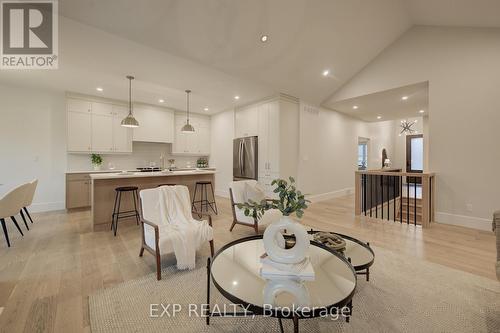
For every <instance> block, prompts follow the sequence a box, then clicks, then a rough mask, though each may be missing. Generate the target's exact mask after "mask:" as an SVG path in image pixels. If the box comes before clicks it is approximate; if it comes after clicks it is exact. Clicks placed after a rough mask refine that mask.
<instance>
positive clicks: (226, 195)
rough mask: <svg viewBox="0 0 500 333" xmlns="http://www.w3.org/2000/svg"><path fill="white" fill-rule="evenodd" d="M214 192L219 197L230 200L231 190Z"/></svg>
mask: <svg viewBox="0 0 500 333" xmlns="http://www.w3.org/2000/svg"><path fill="white" fill-rule="evenodd" d="M214 192H215V195H216V196H218V197H223V198H229V190H221V189H215V191H214Z"/></svg>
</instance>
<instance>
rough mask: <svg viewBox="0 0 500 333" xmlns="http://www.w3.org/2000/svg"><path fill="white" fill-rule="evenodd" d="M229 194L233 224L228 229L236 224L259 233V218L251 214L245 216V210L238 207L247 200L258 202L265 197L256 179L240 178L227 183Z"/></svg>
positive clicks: (231, 229)
mask: <svg viewBox="0 0 500 333" xmlns="http://www.w3.org/2000/svg"><path fill="white" fill-rule="evenodd" d="M229 196H230V198H231V208H232V211H233V224H232V225H231V228H230V229H229V231H233V228H234V226H235V225H236V224H240V225H244V226H247V227H253V228H254V230H255V233H256V234H258V233H259V220H258V219H254V218H253V217H252V216H246V215H245V210H244V209H240V208H238V204H241V203H245V202H247V201H249V200H252V201H255V202H260V201H262V200H270V199H266V197H265V193H264V191H263V190H262V189H261V188H260V187H259V184H258V183H257V181H256V180H240V181H234V182H231V183H229Z"/></svg>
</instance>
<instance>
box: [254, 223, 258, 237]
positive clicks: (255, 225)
mask: <svg viewBox="0 0 500 333" xmlns="http://www.w3.org/2000/svg"><path fill="white" fill-rule="evenodd" d="M253 228H254V229H255V234H256V235H258V234H259V225H258V224H257V222H254V223H253Z"/></svg>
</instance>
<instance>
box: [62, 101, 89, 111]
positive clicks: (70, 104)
mask: <svg viewBox="0 0 500 333" xmlns="http://www.w3.org/2000/svg"><path fill="white" fill-rule="evenodd" d="M66 104H67V109H68V111H69V112H81V113H90V112H91V109H92V106H91V105H92V103H91V102H89V101H86V100H83V99H77V98H68V99H67V100H66Z"/></svg>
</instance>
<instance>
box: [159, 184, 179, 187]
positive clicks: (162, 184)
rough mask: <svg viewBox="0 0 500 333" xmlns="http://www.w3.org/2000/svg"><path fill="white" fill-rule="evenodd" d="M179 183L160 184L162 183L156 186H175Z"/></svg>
mask: <svg viewBox="0 0 500 333" xmlns="http://www.w3.org/2000/svg"><path fill="white" fill-rule="evenodd" d="M175 185H177V184H160V185H156V187H161V186H175Z"/></svg>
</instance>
